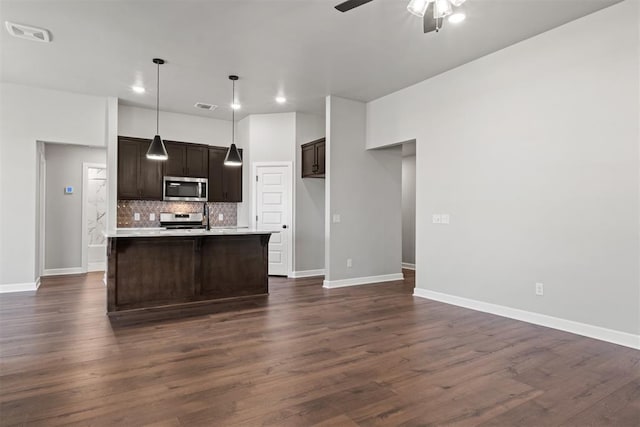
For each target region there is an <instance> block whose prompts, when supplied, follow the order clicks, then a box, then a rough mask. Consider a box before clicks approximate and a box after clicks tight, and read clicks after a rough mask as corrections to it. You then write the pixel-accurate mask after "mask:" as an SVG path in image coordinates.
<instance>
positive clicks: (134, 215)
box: [133, 212, 140, 221]
mask: <svg viewBox="0 0 640 427" xmlns="http://www.w3.org/2000/svg"><path fill="white" fill-rule="evenodd" d="M133 220H134V221H140V214H139V213H138V212H136V213H134V214H133Z"/></svg>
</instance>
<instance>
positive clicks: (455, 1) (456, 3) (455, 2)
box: [449, 0, 467, 7]
mask: <svg viewBox="0 0 640 427" xmlns="http://www.w3.org/2000/svg"><path fill="white" fill-rule="evenodd" d="M449 1H450V2H451V4H452V5H454V6H455V7H459V6H462V3H464V2H465V1H467V0H449Z"/></svg>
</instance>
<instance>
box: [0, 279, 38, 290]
mask: <svg viewBox="0 0 640 427" xmlns="http://www.w3.org/2000/svg"><path fill="white" fill-rule="evenodd" d="M39 287H40V278H39V277H38V279H37V280H36V281H35V282H24V283H3V284H1V285H0V294H4V293H9V292H28V291H37V290H38V288H39Z"/></svg>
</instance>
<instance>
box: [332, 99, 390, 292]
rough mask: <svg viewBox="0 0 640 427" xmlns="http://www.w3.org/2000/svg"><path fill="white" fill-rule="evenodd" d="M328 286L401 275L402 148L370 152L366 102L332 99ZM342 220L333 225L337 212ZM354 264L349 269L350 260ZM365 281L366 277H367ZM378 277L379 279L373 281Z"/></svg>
mask: <svg viewBox="0 0 640 427" xmlns="http://www.w3.org/2000/svg"><path fill="white" fill-rule="evenodd" d="M326 108H327V114H326V120H327V127H326V134H327V174H326V175H327V179H326V185H327V187H326V191H327V194H326V213H325V235H326V240H325V245H326V246H325V262H326V266H325V286H327V287H332V286H339V285H342V284H347V282H341V281H344V280H348V279H352V281H358V279H361V278H366V277H372V276H389V277H391V275H394V276H395V277H397V276H398V275H400V274H401V252H402V242H401V240H402V237H401V234H402V223H401V222H402V219H401V216H402V215H401V210H402V206H401V203H402V202H401V198H402V195H401V193H402V191H401V187H402V157H401V156H402V149H401V147H400V146H396V147H391V148H387V149H381V150H366V139H365V130H366V129H365V125H366V106H365V104H364V103H362V102H358V101H352V100H348V99H344V98H338V97H335V96H329V97H327V107H326ZM335 214H339V215H340V217H341V218H340V219H341V220H340V222H339V223H333V222H332V219H333V215H335ZM348 258H351V259H352V260H353V267H351V268H348V267H347V259H348ZM363 280H364V279H363ZM373 281H379V280H373Z"/></svg>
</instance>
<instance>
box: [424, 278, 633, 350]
mask: <svg viewBox="0 0 640 427" xmlns="http://www.w3.org/2000/svg"><path fill="white" fill-rule="evenodd" d="M413 295H414V296H417V297H420V298H426V299H430V300H434V301H439V302H444V303H446V304H452V305H457V306H459V307H464V308H470V309H471V310H476V311H482V312H484V313H490V314H495V315H497V316H502V317H508V318H510V319H516V320H521V321H523V322H527V323H533V324H534V325H540V326H546V327H548V328H553V329H559V330H561V331H565V332H571V333H573V334H576V335H582V336H585V337H589V338H595V339H597V340H601V341H606V342H610V343H613V344H618V345H623V346H625V347H631V348H635V349H638V350H640V335H634V334H630V333H628V332H621V331H615V330H613V329H607V328H603V327H600V326H593V325H588V324H586V323H580V322H574V321H573V320H567V319H561V318H559V317H553V316H547V315H546V314H539V313H534V312H531V311H525V310H520V309H517V308H511V307H506V306H503V305H497V304H491V303H488V302H482V301H476V300H472V299H468V298H463V297H458V296H455V295H449V294H443V293H440V292H434V291H429V290H426V289H420V288H415V289H414V290H413Z"/></svg>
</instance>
